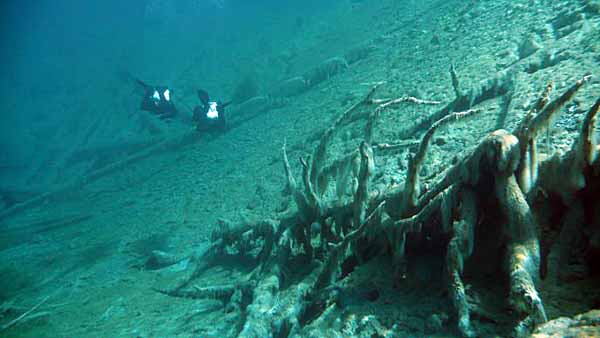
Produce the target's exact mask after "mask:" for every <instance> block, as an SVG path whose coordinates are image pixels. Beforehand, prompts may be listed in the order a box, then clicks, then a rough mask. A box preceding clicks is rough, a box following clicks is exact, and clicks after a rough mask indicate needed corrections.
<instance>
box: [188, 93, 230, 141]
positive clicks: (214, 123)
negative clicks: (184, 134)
mask: <svg viewBox="0 0 600 338" xmlns="http://www.w3.org/2000/svg"><path fill="white" fill-rule="evenodd" d="M198 98H199V99H200V103H201V105H200V106H196V107H195V108H194V112H193V114H192V121H194V122H195V123H196V130H198V131H208V130H215V129H217V130H225V129H226V127H227V124H226V120H225V107H227V106H228V105H229V104H231V101H229V102H225V103H223V102H221V101H216V102H215V101H210V97H209V96H208V93H207V92H206V91H205V90H202V89H199V90H198Z"/></svg>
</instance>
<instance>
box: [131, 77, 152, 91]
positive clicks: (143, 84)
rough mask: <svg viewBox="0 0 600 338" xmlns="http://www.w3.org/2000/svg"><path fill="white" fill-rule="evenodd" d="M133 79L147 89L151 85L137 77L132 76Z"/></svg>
mask: <svg viewBox="0 0 600 338" xmlns="http://www.w3.org/2000/svg"><path fill="white" fill-rule="evenodd" d="M133 79H134V80H135V82H137V83H138V84H139V85H140V86H142V87H144V89H148V88H150V87H151V86H149V85H148V84H146V83H145V82H144V81H142V80H140V79H138V78H137V77H134V78H133Z"/></svg>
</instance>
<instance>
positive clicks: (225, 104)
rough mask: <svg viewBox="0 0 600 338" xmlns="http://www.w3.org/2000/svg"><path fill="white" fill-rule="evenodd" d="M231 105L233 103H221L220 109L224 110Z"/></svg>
mask: <svg viewBox="0 0 600 338" xmlns="http://www.w3.org/2000/svg"><path fill="white" fill-rule="evenodd" d="M232 103H233V101H227V102H223V103H221V107H222V108H225V107H227V106H228V105H230V104H232Z"/></svg>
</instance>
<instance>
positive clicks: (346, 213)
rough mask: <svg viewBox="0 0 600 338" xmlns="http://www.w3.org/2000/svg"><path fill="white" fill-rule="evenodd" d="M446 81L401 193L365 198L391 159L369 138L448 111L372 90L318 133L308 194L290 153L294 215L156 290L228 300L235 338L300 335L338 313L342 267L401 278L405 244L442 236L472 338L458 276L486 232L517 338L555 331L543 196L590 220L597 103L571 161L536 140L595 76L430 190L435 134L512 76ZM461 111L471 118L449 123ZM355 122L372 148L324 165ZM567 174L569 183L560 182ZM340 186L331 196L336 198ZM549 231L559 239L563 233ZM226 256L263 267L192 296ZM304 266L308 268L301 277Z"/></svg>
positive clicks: (243, 236)
mask: <svg viewBox="0 0 600 338" xmlns="http://www.w3.org/2000/svg"><path fill="white" fill-rule="evenodd" d="M451 73H452V74H453V76H452V79H453V85H454V88H455V92H456V95H457V98H456V100H455V101H454V102H453V103H452V104H450V105H448V106H447V107H446V108H444V109H443V112H442V113H440V115H441V116H440V117H439V118H438V120H437V121H436V122H433V123H431V125H430V127H429V129H428V130H427V131H426V132H425V133H424V134H423V135H422V138H421V141H420V142H419V143H418V144H417V145H416V153H415V154H414V155H412V156H411V157H410V158H409V165H408V172H407V173H406V179H405V183H404V186H403V187H401V188H397V187H394V188H389V189H387V190H382V189H377V190H374V189H370V185H369V182H370V178H371V177H372V176H373V173H374V171H375V164H374V163H375V161H374V156H376V155H377V154H378V153H379V152H382V153H384V152H385V151H386V149H388V148H389V147H388V146H385V145H386V144H383V143H380V144H378V145H377V146H374V147H372V146H371V145H370V144H369V143H368V141H370V140H372V135H373V131H374V125H375V120H376V119H377V118H379V115H380V112H381V111H382V110H383V109H386V108H389V107H391V106H395V105H400V104H438V103H439V102H435V101H428V100H421V99H417V98H401V99H395V100H392V99H389V100H376V99H373V98H372V96H373V95H374V93H375V91H376V88H377V86H376V87H374V88H373V89H372V90H371V91H370V92H369V93H368V95H366V97H365V98H364V99H363V100H361V101H360V102H359V103H357V104H356V105H354V106H353V107H351V108H350V109H348V110H346V111H345V112H344V113H343V114H341V116H340V117H339V118H338V119H337V120H336V121H335V122H334V123H333V125H332V126H331V127H330V128H328V129H327V130H326V131H325V132H324V133H323V134H322V137H321V139H320V142H319V144H318V146H317V147H316V149H315V150H314V152H313V154H312V156H311V157H308V158H300V164H301V165H300V167H301V168H302V175H301V176H300V177H301V183H300V184H299V183H298V181H297V180H296V178H295V176H294V173H293V170H292V167H291V165H290V161H289V159H288V154H287V151H286V147H285V142H284V146H283V151H282V153H283V165H284V171H285V174H286V178H287V180H286V182H287V184H286V185H287V187H286V191H287V192H288V193H289V195H290V196H291V198H292V200H293V201H294V202H295V204H296V206H297V208H296V211H292V212H288V213H287V214H285V215H283V216H281V217H279V218H278V219H276V220H264V221H260V222H257V223H255V224H240V225H234V226H232V225H226V224H222V225H221V226H220V229H219V230H218V231H217V232H216V233H215V235H214V236H213V239H212V240H213V242H212V247H211V248H210V249H209V250H208V251H207V252H206V253H205V254H204V256H203V257H200V258H198V259H196V260H195V261H196V262H197V268H196V269H195V271H194V272H193V273H191V274H190V275H189V276H188V277H186V278H185V279H184V280H182V281H181V282H180V283H179V284H178V285H176V286H175V287H174V288H172V289H169V290H159V291H160V292H162V293H165V294H167V295H169V296H174V297H187V298H213V299H219V300H222V301H223V303H224V304H225V305H226V309H228V310H229V311H237V312H239V314H240V315H239V318H240V319H239V320H240V323H239V331H238V336H240V337H273V336H277V337H286V336H293V335H295V334H302V333H303V331H302V330H303V329H304V328H305V327H306V326H307V324H310V323H313V322H315V321H316V322H318V318H319V317H320V316H322V315H325V314H330V313H332V311H333V309H335V307H337V306H342V305H340V299H339V297H340V292H339V289H340V288H341V287H342V286H341V284H340V281H341V280H342V279H343V278H345V275H346V273H345V272H344V271H342V269H343V267H344V266H347V265H346V264H347V263H349V262H350V261H352V262H354V263H353V264H361V263H363V262H364V261H365V259H367V257H366V256H365V255H364V252H365V251H369V252H371V254H370V255H369V257H373V254H372V253H373V252H376V253H377V254H376V255H387V254H390V253H391V254H392V256H393V257H394V259H393V262H394V264H395V265H396V266H395V268H397V269H398V270H399V269H401V265H402V264H403V262H404V261H405V260H406V259H408V258H407V257H406V255H405V250H406V242H407V241H408V240H410V239H411V238H414V236H413V237H411V236H409V235H410V234H415V233H421V232H424V231H426V232H427V233H438V234H446V235H447V236H445V237H444V238H446V239H447V242H446V243H445V245H446V251H445V257H444V258H443V259H444V262H445V275H446V277H447V283H448V284H447V285H448V291H449V292H448V294H449V296H450V298H451V304H452V306H453V309H454V314H455V316H454V318H455V320H456V323H457V328H458V330H459V331H460V332H461V333H462V334H463V335H465V336H477V335H478V333H477V330H476V328H474V327H473V325H472V324H471V320H470V312H471V308H470V305H469V302H468V297H467V294H466V291H465V290H466V287H465V284H464V281H463V278H464V276H463V272H464V268H465V262H466V260H467V259H468V258H469V257H471V256H472V255H473V254H474V251H476V250H480V251H481V250H483V251H485V250H486V244H485V243H483V242H481V243H480V240H479V239H478V238H479V237H478V236H477V235H476V233H477V232H488V231H489V232H491V233H495V234H497V235H498V236H497V241H498V242H500V243H496V247H497V248H501V250H502V255H501V256H499V257H503V259H498V260H497V261H493V262H487V264H490V265H497V266H498V268H501V269H502V271H505V276H506V280H507V281H508V282H507V284H506V289H507V290H506V291H507V294H508V305H510V306H511V307H512V309H513V314H514V323H513V331H514V335H515V336H523V335H526V334H528V333H530V332H531V330H533V328H534V327H535V326H536V325H538V324H541V323H544V322H546V321H547V317H546V312H545V309H544V305H543V301H542V299H541V297H540V295H539V293H538V291H537V281H538V277H539V276H540V272H542V273H541V275H542V276H543V275H544V274H543V272H544V271H543V270H544V267H545V258H546V257H547V252H548V250H549V247H550V246H551V245H552V244H553V242H554V239H555V238H556V236H554V237H552V236H550V235H549V238H547V236H546V235H545V234H548V233H550V232H547V231H546V232H544V231H542V230H543V229H542V228H543V226H544V224H542V225H539V224H537V221H536V220H537V219H538V218H539V217H538V215H536V209H535V207H536V206H537V205H540V203H541V204H543V203H546V202H545V201H546V200H544V199H543V198H542V199H541V202H540V194H541V192H543V193H544V194H545V195H544V196H548V195H551V194H553V195H558V196H560V197H561V200H562V201H563V204H564V206H565V213H569V211H570V210H579V209H581V208H578V207H573V208H572V206H577V205H583V206H586V207H587V205H588V204H589V203H588V202H589V198H593V197H589V196H591V195H593V192H589V191H588V192H587V194H586V189H596V190H597V187H598V186H600V183H599V180H598V171H599V170H598V169H599V164H598V160H597V159H596V157H597V156H596V153H597V150H598V148H597V146H596V143H595V139H594V137H595V135H594V132H595V125H596V115H597V112H598V109H599V107H600V100H599V101H598V102H596V104H595V105H594V106H593V107H592V108H591V109H590V111H589V112H588V114H587V115H586V118H585V120H584V124H583V127H582V131H581V133H580V135H579V139H578V140H577V141H576V142H575V143H574V145H573V147H572V149H571V150H570V151H568V152H567V153H565V154H555V155H554V156H552V157H547V158H546V159H541V158H540V156H538V154H537V148H536V138H537V136H538V133H539V131H540V130H542V129H544V128H545V127H546V126H547V125H548V124H549V123H550V121H551V120H552V119H553V118H554V117H555V115H556V114H558V112H559V110H560V108H561V107H562V106H564V105H565V104H566V103H567V102H568V100H570V99H571V98H572V97H573V96H574V95H575V93H576V92H577V90H579V88H581V87H582V86H583V85H584V84H585V83H586V82H587V81H588V80H589V77H584V78H583V79H581V80H579V81H577V82H576V83H575V84H574V85H573V86H572V87H571V88H569V89H568V90H567V91H566V92H565V93H564V94H563V95H561V96H559V97H558V98H557V99H555V100H554V101H552V102H549V99H548V98H549V94H550V91H551V90H552V86H551V85H549V86H548V87H547V89H546V90H545V91H544V92H543V93H542V95H541V97H540V99H539V100H538V102H537V103H536V104H535V106H534V107H533V108H532V109H531V112H530V113H529V114H528V115H527V117H526V118H525V119H524V120H523V121H522V122H521V124H520V125H519V127H518V128H517V129H516V130H515V131H514V132H512V133H510V132H508V131H505V130H496V131H494V132H492V133H490V134H489V135H488V136H486V137H485V138H484V139H483V140H482V141H481V142H480V143H479V144H478V145H477V146H476V147H475V148H474V149H473V150H471V151H469V152H468V153H466V155H465V156H464V157H463V158H462V160H459V161H458V162H457V163H456V164H455V165H453V166H450V167H449V168H448V169H447V170H446V171H445V172H443V173H442V174H440V175H439V177H437V178H436V179H435V181H434V184H432V185H430V186H429V187H428V189H427V190H426V191H422V189H421V188H422V187H421V183H420V179H419V173H420V169H421V167H422V166H423V162H424V159H425V155H426V153H427V149H428V145H429V143H430V140H431V139H432V136H433V135H434V133H435V132H436V130H437V129H438V128H440V127H441V126H444V125H447V124H449V123H452V122H454V121H457V120H462V119H465V118H470V117H471V116H473V115H475V114H477V113H478V112H479V111H480V110H479V109H477V108H473V106H475V105H477V104H478V103H479V102H482V101H483V100H485V99H487V98H489V97H490V96H491V95H493V94H494V93H496V92H504V91H506V90H508V89H507V88H508V87H507V86H508V85H507V84H506V83H507V82H508V80H506V76H507V75H502V77H501V79H499V80H497V81H492V82H490V83H487V84H485V85H484V87H483V89H481V90H478V91H470V92H468V93H467V94H463V93H462V91H461V90H460V89H459V85H458V79H457V76H456V74H455V72H454V70H453V69H452V70H451ZM371 106H375V108H373V110H372V113H369V114H364V113H363V112H360V110H361V109H364V108H365V107H366V108H368V107H371ZM453 107H465V108H467V110H465V111H463V112H453V111H452V109H453ZM357 116H361V117H367V118H368V121H367V128H366V135H365V140H366V141H363V142H362V143H361V144H360V146H359V147H358V149H357V150H356V151H355V152H352V153H351V154H348V155H347V156H344V157H342V158H341V159H339V160H333V161H330V164H329V165H326V162H327V161H326V160H327V150H328V146H329V144H330V143H331V141H332V139H333V138H334V136H335V134H336V132H337V131H338V130H339V127H340V126H341V125H343V124H345V123H348V121H356V120H357V119H358V118H357ZM398 144H402V142H400V143H398ZM407 144H409V146H411V147H412V146H413V145H414V144H413V143H407ZM561 173H562V175H564V174H567V177H569V178H572V179H568V180H560V179H557V177H558V175H561ZM586 187H588V188H586ZM589 187H594V188H589ZM332 188H333V189H334V191H333V192H329V190H330V189H332ZM348 191H349V192H350V196H348V194H347V192H348ZM582 192H583V193H582ZM554 230H555V231H554V232H553V233H554V234H556V233H560V231H561V230H560V229H554ZM588 230H589V229H588ZM597 230H598V229H596V231H597ZM569 231H570V233H574V234H576V233H577V231H576V230H575V231H573V230H572V229H569ZM587 233H590V231H588V232H587ZM597 233H598V231H597ZM540 234H542V238H540ZM358 242H360V245H357V243H358ZM540 243H541V244H540ZM416 244H417V245H418V243H416ZM567 244H568V243H567ZM567 244H565V243H564V242H563V244H562V245H567ZM365 248H367V249H365ZM567 249H568V245H567V248H566V249H565V250H567ZM567 251H568V250H567ZM231 255H237V256H240V257H245V258H248V257H249V258H250V261H251V262H252V264H253V266H254V268H253V270H252V272H251V273H249V274H248V276H247V278H245V279H244V280H241V281H238V283H237V284H232V285H223V286H192V287H190V285H191V284H192V283H193V282H194V281H196V280H198V279H199V278H198V277H199V276H201V275H202V273H203V272H204V271H205V270H206V269H207V268H208V267H210V266H212V265H214V264H218V262H219V261H220V259H221V258H223V257H224V256H231ZM298 258H302V259H301V260H300V261H302V262H303V263H302V264H301V266H300V267H299V266H298V261H299V259H298ZM292 261H294V264H295V266H294V270H295V272H294V275H295V278H293V280H292V279H291V278H289V277H290V274H291V273H290V269H289V267H290V266H291V265H292ZM393 278H398V275H396V276H394V277H393ZM399 292H401V291H399ZM498 297H503V295H498Z"/></svg>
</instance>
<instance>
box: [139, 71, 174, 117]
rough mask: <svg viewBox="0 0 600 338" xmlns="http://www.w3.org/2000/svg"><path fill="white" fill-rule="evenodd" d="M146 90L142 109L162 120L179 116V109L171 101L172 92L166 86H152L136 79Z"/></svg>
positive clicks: (141, 105)
mask: <svg viewBox="0 0 600 338" xmlns="http://www.w3.org/2000/svg"><path fill="white" fill-rule="evenodd" d="M135 80H136V82H137V83H138V84H140V85H141V86H142V87H143V88H144V97H143V99H142V102H141V104H140V109H142V110H145V111H147V112H150V113H152V114H156V115H158V116H159V118H160V119H163V120H164V119H170V118H173V117H174V116H175V115H177V108H176V107H175V104H174V103H173V101H172V100H171V95H172V93H171V90H170V89H169V87H166V86H150V85H148V84H146V83H144V82H142V81H141V80H139V79H135Z"/></svg>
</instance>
